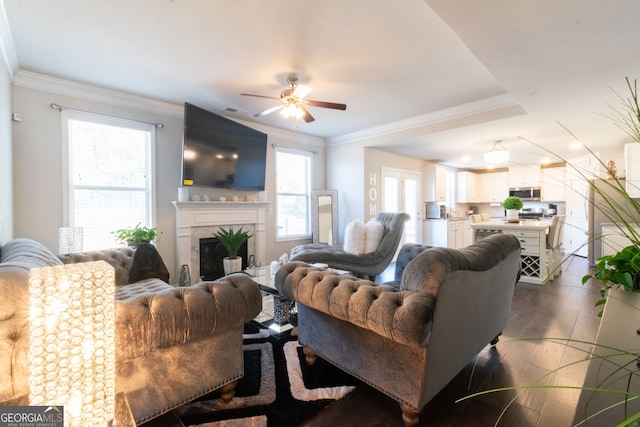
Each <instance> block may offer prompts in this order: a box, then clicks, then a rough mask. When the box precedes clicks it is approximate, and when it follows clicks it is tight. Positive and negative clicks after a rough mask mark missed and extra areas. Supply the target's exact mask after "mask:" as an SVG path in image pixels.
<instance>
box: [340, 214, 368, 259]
mask: <svg viewBox="0 0 640 427" xmlns="http://www.w3.org/2000/svg"><path fill="white" fill-rule="evenodd" d="M344 250H345V251H347V252H350V253H352V254H356V255H361V254H364V253H365V231H364V224H363V223H362V222H361V221H359V220H357V219H356V220H355V221H352V222H350V223H349V224H347V228H345V230H344Z"/></svg>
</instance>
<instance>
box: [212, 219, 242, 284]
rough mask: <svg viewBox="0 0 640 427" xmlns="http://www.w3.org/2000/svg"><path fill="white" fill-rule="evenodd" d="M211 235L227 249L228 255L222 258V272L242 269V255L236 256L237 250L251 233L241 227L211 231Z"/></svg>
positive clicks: (233, 271)
mask: <svg viewBox="0 0 640 427" xmlns="http://www.w3.org/2000/svg"><path fill="white" fill-rule="evenodd" d="M213 237H215V238H216V239H218V240H219V241H220V243H221V244H222V246H224V248H225V249H226V250H227V254H228V256H227V257H225V258H223V259H222V266H223V268H224V274H230V273H236V272H239V271H241V270H242V257H239V256H238V250H239V249H240V247H241V246H242V244H243V243H244V242H246V241H247V240H249V238H250V237H251V235H250V234H249V233H248V232H246V231H244V230H243V229H242V227H240V229H239V230H237V231H234V230H233V228H229V229H228V230H225V229H224V228H223V227H220V230H218V231H217V232H215V233H213Z"/></svg>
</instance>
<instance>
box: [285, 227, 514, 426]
mask: <svg viewBox="0 0 640 427" xmlns="http://www.w3.org/2000/svg"><path fill="white" fill-rule="evenodd" d="M410 249H411V250H412V251H414V252H419V251H421V249H422V248H420V247H419V246H416V247H415V248H410ZM519 271H520V243H519V242H518V239H517V238H516V237H515V236H512V235H507V234H497V235H492V236H489V237H487V238H485V239H483V240H481V241H479V242H476V243H474V244H472V245H471V246H469V247H467V248H464V249H459V250H456V249H448V248H430V249H426V250H424V251H421V252H419V253H417V255H416V256H415V258H414V259H413V260H412V261H410V262H409V263H408V264H407V265H406V268H405V269H404V273H403V275H402V280H401V281H400V284H399V286H397V287H396V286H389V285H379V284H376V283H373V282H371V281H368V280H362V279H358V278H356V277H354V276H350V275H339V274H337V273H335V272H331V271H325V270H322V269H319V268H315V267H312V266H310V265H308V264H305V263H301V262H291V263H289V264H285V265H284V266H283V267H281V268H280V269H279V270H278V272H277V274H276V278H275V284H276V287H277V288H278V290H279V291H280V292H281V293H283V294H284V295H286V296H288V297H289V298H291V299H294V300H295V301H297V302H298V305H297V306H298V328H299V341H300V343H301V344H302V345H303V347H304V351H305V354H306V355H307V361H308V363H309V364H313V363H314V362H315V360H316V354H317V355H318V356H320V357H322V358H323V359H325V360H326V361H328V362H330V363H332V364H333V365H335V366H337V367H339V368H341V369H342V370H344V371H346V372H348V373H350V374H352V375H353V376H355V377H357V378H360V379H361V380H362V381H364V382H365V383H367V384H369V385H371V386H372V387H375V388H376V389H378V390H380V391H381V392H383V393H384V394H386V395H387V396H389V397H391V398H392V399H394V400H396V401H398V402H399V403H400V408H401V410H402V417H403V420H404V422H405V425H407V426H413V425H417V423H418V417H419V414H420V412H421V410H422V408H423V407H424V406H425V405H426V404H427V402H429V400H431V399H432V398H433V397H434V396H435V395H436V394H437V393H438V392H439V391H440V390H441V389H442V388H443V387H444V386H446V385H447V383H449V381H451V380H452V379H453V378H454V377H455V376H456V375H457V374H458V372H460V370H462V368H464V366H466V365H467V364H468V363H469V361H471V360H472V359H473V357H474V356H475V355H476V354H477V353H478V352H479V351H480V350H481V349H482V348H483V347H485V346H486V345H487V344H488V343H489V342H492V343H496V342H497V338H498V336H499V335H500V334H501V332H502V330H503V328H504V327H505V326H506V322H507V318H508V315H509V311H510V308H511V300H512V298H513V292H514V287H515V283H516V282H517V280H518V277H519Z"/></svg>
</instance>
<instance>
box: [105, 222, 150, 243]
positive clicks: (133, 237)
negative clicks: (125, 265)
mask: <svg viewBox="0 0 640 427" xmlns="http://www.w3.org/2000/svg"><path fill="white" fill-rule="evenodd" d="M111 234H113V235H115V236H116V241H117V242H118V243H120V244H123V245H126V246H133V247H135V246H138V244H139V243H142V242H148V243H153V241H154V240H155V239H156V236H157V235H158V231H157V229H156V228H155V227H147V226H146V225H142V226H141V225H140V223H138V224H137V225H136V226H135V227H133V228H121V229H119V230H116V231H113V232H111Z"/></svg>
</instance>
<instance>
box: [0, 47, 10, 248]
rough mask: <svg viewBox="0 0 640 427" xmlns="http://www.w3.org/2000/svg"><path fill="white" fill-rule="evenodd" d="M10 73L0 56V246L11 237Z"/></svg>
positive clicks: (2, 57) (3, 58)
mask: <svg viewBox="0 0 640 427" xmlns="http://www.w3.org/2000/svg"><path fill="white" fill-rule="evenodd" d="M11 104H12V90H11V73H10V72H9V66H8V64H7V63H6V60H5V57H4V55H0V244H2V243H3V242H6V241H8V240H11V238H12V237H13V166H12V164H13V154H12V143H11V140H12V138H11V134H12V122H11V112H12V109H11Z"/></svg>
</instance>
